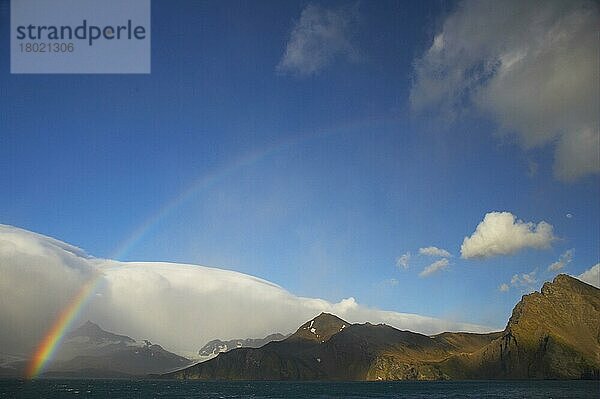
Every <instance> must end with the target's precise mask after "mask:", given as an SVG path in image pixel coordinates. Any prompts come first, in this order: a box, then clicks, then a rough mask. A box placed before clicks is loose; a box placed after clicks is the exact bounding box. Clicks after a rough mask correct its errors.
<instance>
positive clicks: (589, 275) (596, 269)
mask: <svg viewBox="0 0 600 399" xmlns="http://www.w3.org/2000/svg"><path fill="white" fill-rule="evenodd" d="M577 278H578V279H579V280H581V281H583V282H585V283H588V284H589V285H593V286H594V287H596V288H600V263H596V264H595V265H594V266H592V267H590V268H589V269H588V270H586V271H584V272H583V273H581V274H580V275H579V276H577Z"/></svg>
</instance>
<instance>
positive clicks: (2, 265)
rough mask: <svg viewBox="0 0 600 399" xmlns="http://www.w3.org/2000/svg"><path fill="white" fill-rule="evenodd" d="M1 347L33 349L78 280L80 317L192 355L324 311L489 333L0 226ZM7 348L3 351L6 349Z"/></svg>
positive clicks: (290, 326) (427, 328)
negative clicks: (82, 301) (87, 291)
mask: <svg viewBox="0 0 600 399" xmlns="http://www.w3.org/2000/svg"><path fill="white" fill-rule="evenodd" d="M0 274H1V276H2V278H1V279H0V295H1V299H2V300H1V301H0V319H1V320H2V324H0V345H1V347H2V348H10V351H11V352H13V353H14V354H21V355H28V354H30V353H31V352H32V351H33V349H34V348H35V346H36V345H37V343H38V342H39V341H40V340H41V339H42V337H43V335H44V334H45V332H46V331H47V330H48V329H49V328H50V326H51V325H52V324H53V322H54V320H55V319H56V317H57V315H59V314H60V313H61V310H62V309H64V308H65V307H66V306H67V304H69V302H70V301H71V299H72V298H73V296H74V295H76V293H77V292H78V290H79V289H80V287H81V286H82V285H83V284H85V282H87V281H89V280H90V279H92V278H97V277H95V276H98V274H99V275H100V278H97V283H96V285H95V290H94V292H93V293H92V294H91V296H90V297H89V298H88V304H87V305H86V306H85V307H82V310H81V313H80V314H79V315H78V317H77V319H76V320H75V323H81V322H84V321H85V320H87V319H89V320H93V321H95V322H97V323H100V325H102V327H104V328H105V329H107V330H110V331H115V332H118V333H123V334H127V335H130V336H132V337H133V338H136V339H149V340H151V341H153V342H157V343H160V344H161V345H163V346H164V347H165V348H167V349H169V350H172V351H175V352H177V353H180V354H183V355H188V356H191V355H193V354H195V353H196V352H197V350H198V349H199V348H200V347H201V346H202V345H204V344H205V343H206V342H207V341H208V340H210V339H214V338H223V339H231V338H237V337H242V338H245V337H262V336H265V335H267V334H269V333H272V332H282V333H288V332H291V331H293V330H294V329H295V328H297V327H298V326H299V325H300V324H301V323H303V322H305V321H306V320H308V319H310V318H312V317H314V316H315V315H316V314H318V313H320V312H323V311H325V312H331V313H334V314H337V315H339V316H340V317H342V318H344V319H346V320H348V321H350V322H365V321H370V322H373V323H387V324H390V325H393V326H395V327H397V328H401V329H410V330H413V331H419V332H423V333H428V334H433V333H437V332H441V331H447V330H455V331H456V330H463V331H465V330H466V331H478V332H482V331H488V330H489V329H487V328H485V327H482V326H477V325H472V324H465V323H456V322H451V321H445V320H441V319H435V318H430V317H425V316H420V315H415V314H406V313H398V312H391V311H382V310H376V309H370V308H367V307H365V306H362V305H360V304H358V303H357V302H356V301H355V300H354V298H346V299H342V300H340V302H337V303H331V302H328V301H325V300H323V299H318V298H303V297H298V296H295V295H293V294H291V293H289V292H288V291H286V290H285V289H284V288H282V287H280V286H278V285H276V284H273V283H271V282H268V281H266V280H262V279H259V278H256V277H253V276H249V275H246V274H242V273H237V272H233V271H229V270H222V269H216V268H210V267H204V266H197V265H184V264H174V263H156V262H152V263H151V262H129V263H124V262H117V261H112V260H104V259H97V258H93V257H90V256H88V255H87V254H86V253H85V252H84V251H82V250H80V249H78V248H76V247H73V246H71V245H68V244H65V243H63V242H60V241H57V240H54V239H52V238H49V237H45V236H42V235H39V234H35V233H32V232H29V231H26V230H22V229H18V228H15V227H12V226H5V225H0ZM3 350H4V351H6V349H3Z"/></svg>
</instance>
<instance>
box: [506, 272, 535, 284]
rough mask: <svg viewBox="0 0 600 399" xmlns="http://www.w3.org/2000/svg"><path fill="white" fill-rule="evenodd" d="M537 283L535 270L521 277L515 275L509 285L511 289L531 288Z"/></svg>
mask: <svg viewBox="0 0 600 399" xmlns="http://www.w3.org/2000/svg"><path fill="white" fill-rule="evenodd" d="M537 282H538V281H537V278H536V271H535V270H534V271H532V272H530V273H523V274H521V275H519V274H515V275H513V276H512V278H511V279H510V285H512V286H513V287H525V288H531V287H533V286H534V285H535V284H537Z"/></svg>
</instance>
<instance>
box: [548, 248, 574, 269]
mask: <svg viewBox="0 0 600 399" xmlns="http://www.w3.org/2000/svg"><path fill="white" fill-rule="evenodd" d="M571 261H573V250H572V249H568V250H566V251H565V252H564V253H563V254H562V255H560V256H559V258H558V260H557V261H556V262H554V263H552V264H551V265H550V266H548V270H549V271H553V272H555V271H558V270H561V269H563V268H564V267H565V266H566V265H568V264H569V263H571Z"/></svg>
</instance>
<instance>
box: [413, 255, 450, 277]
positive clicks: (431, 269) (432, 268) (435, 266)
mask: <svg viewBox="0 0 600 399" xmlns="http://www.w3.org/2000/svg"><path fill="white" fill-rule="evenodd" d="M449 264H450V262H448V259H440V260H437V261H435V262H433V263H432V264H431V265H429V266H427V267H426V268H425V269H423V271H422V272H421V273H419V277H429V276H431V275H432V274H434V273H436V272H438V271H440V270H444V269H445V268H446V267H448V265H449Z"/></svg>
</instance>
